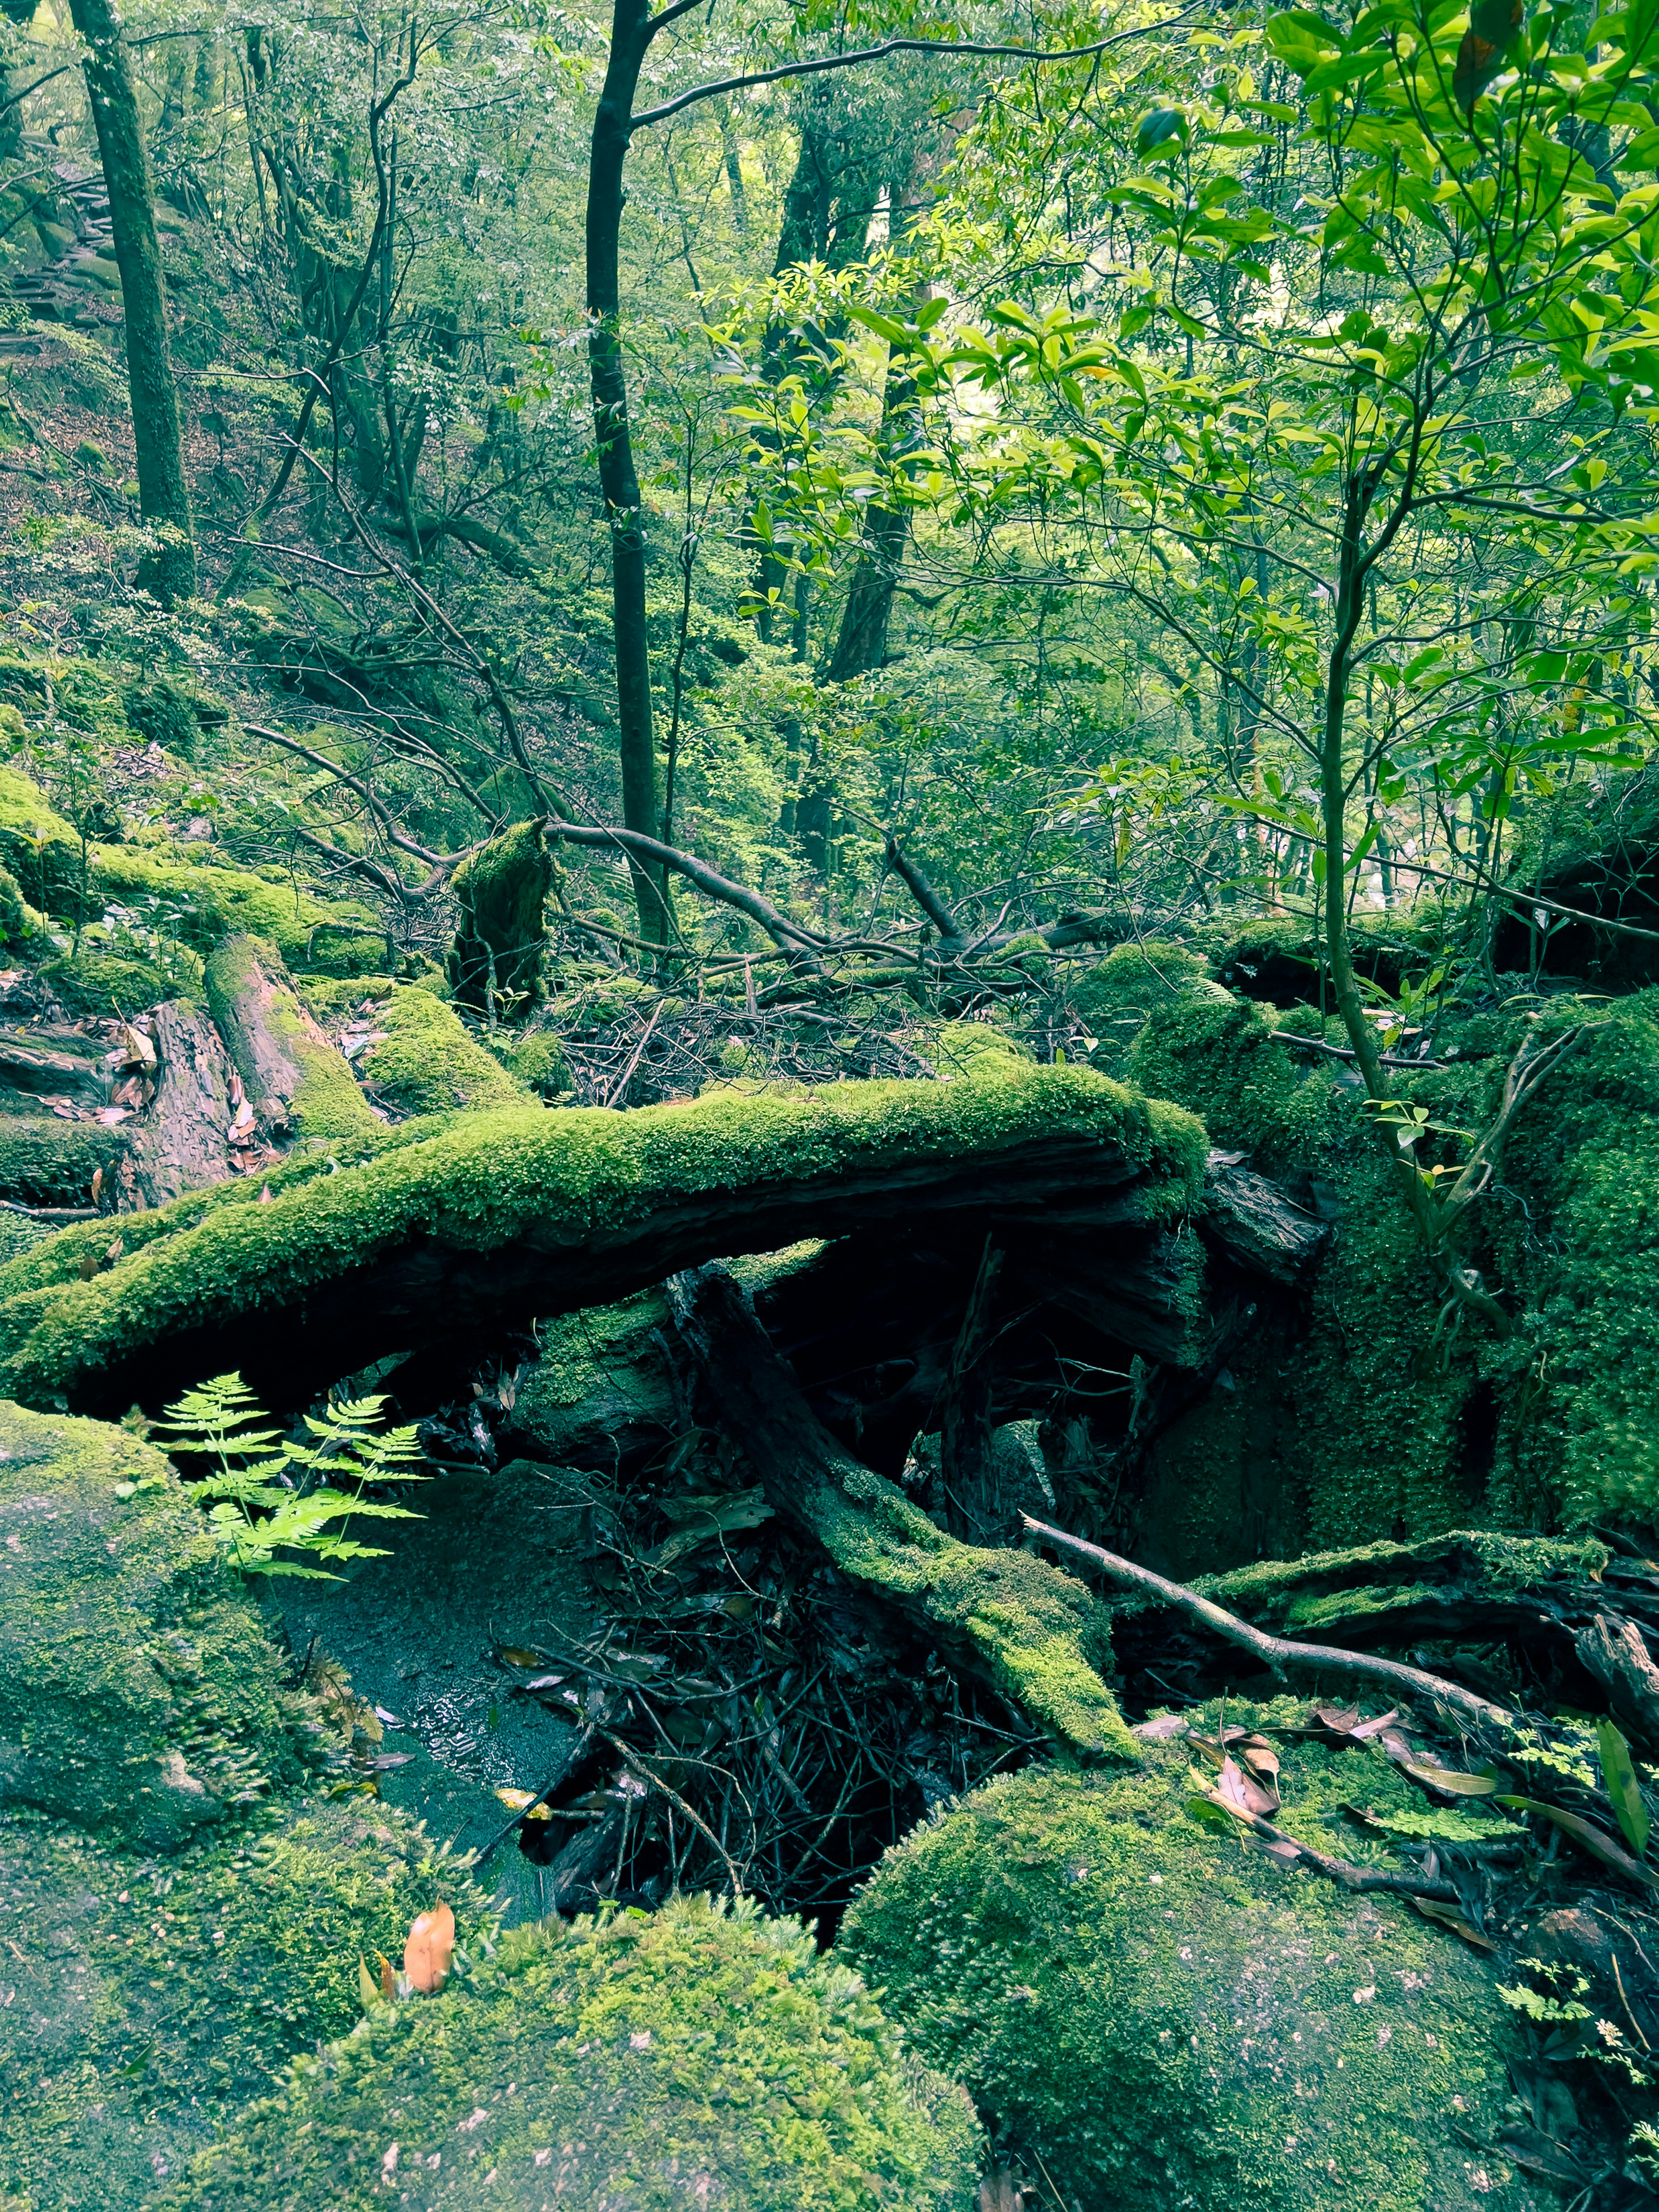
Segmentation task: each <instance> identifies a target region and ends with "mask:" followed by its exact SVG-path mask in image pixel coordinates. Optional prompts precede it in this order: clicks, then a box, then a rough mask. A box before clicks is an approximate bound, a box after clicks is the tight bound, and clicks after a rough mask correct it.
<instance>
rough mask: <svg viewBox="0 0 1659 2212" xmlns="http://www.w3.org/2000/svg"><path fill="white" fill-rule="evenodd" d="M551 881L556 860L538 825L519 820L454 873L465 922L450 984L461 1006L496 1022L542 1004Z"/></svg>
mask: <svg viewBox="0 0 1659 2212" xmlns="http://www.w3.org/2000/svg"><path fill="white" fill-rule="evenodd" d="M552 880H553V856H552V854H550V852H549V851H548V849H547V839H546V836H545V834H544V825H543V824H542V823H539V822H515V823H513V826H512V828H511V829H507V830H504V831H503V832H502V834H501V836H499V837H492V838H491V840H490V842H489V844H487V845H486V846H485V847H484V848H483V851H482V852H478V853H475V854H473V855H472V858H471V860H463V861H462V863H461V865H460V866H459V868H457V869H456V871H455V875H454V880H453V890H454V893H455V897H456V900H457V902H458V903H459V907H460V916H459V922H458V925H457V927H456V931H455V937H454V941H453V944H452V945H451V947H450V952H449V980H450V982H451V983H452V985H453V987H454V992H455V996H456V999H457V1000H459V1003H460V1004H461V1005H462V1006H471V1008H472V1009H473V1011H474V1012H477V1013H481V1014H485V1015H488V1016H489V1018H490V1019H491V1020H492V1021H494V1020H495V1019H497V1018H501V1019H504V1020H508V1021H522V1020H523V1019H524V1018H526V1015H528V1014H530V1013H531V1012H533V1011H534V1009H535V1008H536V1007H537V1006H539V1004H540V1003H541V999H542V953H543V951H544V948H545V946H546V944H547V929H546V926H545V924H544V921H543V919H542V908H543V904H544V902H545V900H546V897H547V892H548V886H549V885H550V884H551V882H552Z"/></svg>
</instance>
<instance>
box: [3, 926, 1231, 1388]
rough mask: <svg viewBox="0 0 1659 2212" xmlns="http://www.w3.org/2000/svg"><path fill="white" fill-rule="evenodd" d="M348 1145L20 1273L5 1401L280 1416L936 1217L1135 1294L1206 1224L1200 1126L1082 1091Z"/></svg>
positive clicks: (1029, 1090) (37, 1256)
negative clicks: (259, 1409) (266, 1196)
mask: <svg viewBox="0 0 1659 2212" xmlns="http://www.w3.org/2000/svg"><path fill="white" fill-rule="evenodd" d="M254 964H256V965H259V963H254ZM260 975H261V977H262V979H264V981H267V982H268V981H269V977H268V974H267V971H266V969H265V968H264V966H263V965H260ZM249 1002H250V1001H249V998H248V997H247V995H246V994H244V995H241V996H239V997H238V998H237V999H236V1000H235V1001H234V1005H233V1006H232V1009H231V1010H232V1011H234V1007H235V1006H244V1007H245V1006H247V1005H248V1004H249ZM221 1003H222V1004H224V1003H226V1001H225V997H224V994H223V992H222V993H221ZM243 1034H244V1035H246V1031H244V1033H243ZM339 1066H340V1073H341V1075H342V1076H343V1078H344V1079H345V1081H346V1082H347V1083H349V1082H350V1080H351V1079H350V1077H349V1073H347V1071H346V1070H345V1067H344V1064H343V1062H340V1063H339ZM251 1088H252V1086H250V1089H251ZM356 1104H357V1106H358V1108H359V1109H360V1110H361V1112H362V1116H363V1118H364V1121H367V1120H368V1109H367V1108H366V1107H362V1102H361V1100H358V1101H356ZM354 1131H355V1132H356V1134H355V1135H354V1138H353V1139H352V1140H351V1141H347V1142H341V1143H340V1144H338V1146H337V1151H336V1153H335V1155H334V1156H333V1157H332V1159H331V1158H329V1156H326V1155H325V1156H323V1157H322V1158H315V1157H314V1156H313V1158H311V1159H307V1160H304V1161H300V1160H296V1161H295V1163H293V1164H292V1165H291V1167H290V1168H289V1170H286V1171H283V1172H280V1173H276V1174H274V1175H273V1176H272V1198H271V1203H270V1205H268V1206H261V1207H259V1208H258V1212H257V1215H256V1214H254V1213H252V1212H250V1210H249V1209H248V1208H247V1206H246V1205H245V1204H242V1203H239V1202H238V1201H239V1200H240V1199H241V1198H242V1196H243V1189H242V1187H240V1186H234V1187H231V1188H220V1189H219V1190H217V1191H209V1192H206V1193H197V1194H192V1195H191V1196H190V1197H188V1198H185V1199H181V1200H178V1201H176V1202H175V1204H174V1206H171V1207H167V1208H164V1209H162V1210H161V1211H160V1212H157V1213H155V1214H154V1215H136V1216H134V1217H132V1220H131V1226H130V1227H129V1228H128V1229H127V1231H126V1232H125V1243H126V1250H125V1253H124V1255H122V1256H121V1258H120V1259H119V1260H118V1261H117V1263H116V1264H115V1265H114V1267H112V1268H111V1269H110V1270H109V1271H108V1272H106V1273H101V1274H100V1275H99V1277H98V1279H97V1280H96V1281H94V1282H82V1280H81V1279H80V1267H81V1262H82V1260H83V1259H85V1258H88V1257H92V1258H94V1260H95V1261H96V1260H100V1259H101V1257H102V1248H101V1247H98V1248H96V1249H94V1245H93V1243H91V1242H90V1236H91V1232H90V1231H85V1230H72V1231H66V1232H64V1234H63V1235H60V1236H58V1237H54V1238H53V1239H52V1241H51V1243H50V1244H47V1245H43V1246H41V1247H40V1248H39V1249H38V1250H37V1251H36V1252H34V1253H33V1254H29V1255H25V1257H24V1258H23V1259H22V1260H20V1261H15V1262H13V1264H12V1267H11V1268H10V1269H9V1270H7V1271H5V1272H4V1273H3V1274H0V1383H3V1386H4V1387H6V1388H8V1389H9V1391H10V1393H11V1395H14V1396H17V1397H21V1398H23V1399H24V1400H25V1401H28V1400H30V1399H33V1398H38V1399H40V1400H41V1401H44V1402H46V1403H47V1404H49V1405H50V1404H52V1403H53V1402H55V1401H58V1400H62V1399H69V1398H72V1399H73V1401H74V1402H75V1404H76V1407H77V1408H82V1409H85V1410H88V1411H101V1410H106V1409H112V1410H114V1411H117V1412H120V1411H124V1410H125V1408H126V1407H128V1406H130V1405H131V1403H132V1402H133V1400H134V1398H135V1397H137V1398H138V1399H139V1400H140V1401H142V1402H143V1403H144V1404H146V1405H153V1404H156V1403H158V1402H160V1401H163V1400H164V1399H165V1398H166V1397H167V1396H169V1395H177V1391H178V1389H179V1388H181V1387H184V1386H185V1385H187V1384H189V1383H192V1382H194V1381H197V1380H198V1379H199V1378H200V1377H201V1376H204V1375H211V1374H216V1373H219V1372H222V1371H223V1370H226V1369H227V1368H231V1367H238V1368H240V1369H241V1370H242V1372H243V1373H244V1374H245V1375H246V1377H247V1379H248V1381H249V1382H250V1383H251V1384H252V1385H253V1386H254V1387H255V1388H256V1389H258V1390H259V1391H260V1392H261V1393H262V1395H264V1396H265V1397H266V1400H267V1402H274V1403H276V1405H278V1406H279V1407H292V1406H294V1405H295V1404H303V1403H305V1402H306V1401H307V1400H308V1399H309V1398H311V1397H312V1396H313V1395H316V1393H317V1391H318V1390H319V1389H324V1388H326V1387H327V1386H328V1384H330V1383H332V1382H334V1381H336V1380H337V1379H338V1377H339V1376H342V1375H346V1374H350V1373H352V1372H354V1371H355V1370H357V1369H359V1368H362V1367H364V1366H367V1365H368V1364H369V1363H370V1362H371V1361H373V1360H376V1359H380V1358H386V1357H387V1356H388V1355H390V1354H392V1353H396V1352H411V1351H420V1350H422V1348H425V1347H431V1346H440V1345H443V1346H456V1345H464V1344H465V1343H466V1342H468V1341H469V1340H475V1341H477V1343H479V1344H480V1345H481V1346H483V1345H487V1344H489V1343H490V1342H498V1341H499V1339H500V1336H501V1332H502V1330H503V1328H514V1327H527V1326H529V1325H530V1324H531V1323H532V1321H533V1320H534V1319H535V1318H536V1317H538V1316H545V1317H551V1316H555V1315H557V1314H561V1313H568V1312H572V1311H574V1310H575V1309H577V1308H578V1307H581V1306H588V1305H598V1304H605V1303H606V1302H607V1301H609V1300H612V1299H616V1298H618V1297H625V1296H626V1295H628V1293H629V1292H630V1291H636V1290H641V1289H643V1288H645V1287H646V1286H647V1285H649V1284H652V1283H655V1282H659V1281H661V1280H662V1279H663V1277H664V1276H665V1275H666V1274H667V1273H671V1272H672V1271H673V1270H675V1269H677V1268H680V1267H691V1266H696V1265H698V1264H700V1263H702V1261H707V1260H709V1259H712V1258H714V1257H716V1256H718V1255H723V1254H730V1253H734V1252H742V1251H751V1252H769V1251H776V1250H778V1249H781V1248H782V1247H784V1246H786V1245H788V1244H792V1243H797V1242H799V1240H800V1239H801V1238H803V1237H814V1236H817V1237H838V1236H842V1235H844V1234H846V1233H847V1232H848V1231H852V1230H855V1229H864V1228H870V1227H872V1226H877V1225H882V1224H897V1225H905V1226H907V1227H908V1226H910V1225H914V1224H915V1223H916V1222H918V1221H920V1220H921V1219H922V1218H926V1217H931V1218H933V1219H934V1220H935V1221H942V1222H946V1223H949V1222H955V1223H957V1224H958V1225H962V1226H964V1227H968V1228H969V1229H970V1230H976V1231H977V1232H978V1234H979V1235H980V1236H981V1237H982V1236H983V1234H984V1228H985V1225H987V1223H994V1222H997V1221H999V1220H1001V1219H1018V1218H1022V1217H1023V1218H1027V1219H1029V1218H1031V1217H1033V1216H1038V1217H1041V1218H1046V1217H1047V1214H1048V1210H1049V1209H1050V1208H1051V1207H1053V1206H1055V1205H1056V1204H1058V1205H1059V1206H1060V1210H1061V1211H1062V1212H1063V1213H1064V1214H1065V1217H1066V1218H1067V1219H1068V1220H1069V1221H1072V1222H1073V1223H1074V1224H1082V1223H1085V1222H1086V1221H1087V1220H1088V1219H1089V1218H1090V1217H1091V1216H1092V1218H1093V1219H1094V1221H1095V1222H1096V1223H1097V1225H1098V1228H1099V1231H1100V1232H1101V1233H1100V1234H1098V1235H1097V1237H1096V1244H1097V1249H1098V1251H1099V1252H1100V1254H1101V1255H1102V1257H1101V1261H1100V1264H1102V1265H1103V1264H1105V1260H1104V1254H1105V1250H1106V1245H1105V1243H1104V1241H1103V1232H1104V1231H1108V1230H1110V1231H1114V1232H1115V1233H1116V1234H1121V1237H1122V1239H1123V1251H1124V1257H1125V1265H1126V1269H1128V1268H1130V1267H1131V1266H1132V1263H1133V1259H1134V1256H1135V1255H1137V1254H1138V1253H1139V1251H1140V1249H1142V1247H1143V1246H1144V1244H1145V1243H1146V1238H1147V1237H1148V1235H1149V1234H1156V1233H1158V1232H1157V1231H1155V1230H1150V1231H1149V1227H1148V1223H1149V1219H1150V1221H1151V1222H1152V1223H1156V1222H1157V1221H1158V1219H1159V1218H1169V1217H1170V1216H1171V1215H1173V1214H1176V1213H1178V1212H1181V1211H1182V1210H1183V1209H1185V1208H1187V1207H1189V1206H1194V1205H1196V1204H1197V1203H1198V1201H1199V1198H1200V1176H1201V1171H1202V1164H1203V1134H1202V1131H1201V1129H1200V1126H1199V1124H1198V1123H1197V1122H1196V1121H1194V1120H1193V1119H1192V1118H1191V1117H1190V1116H1189V1115H1185V1114H1183V1113H1182V1112H1181V1111H1180V1110H1179V1109H1176V1108H1173V1107H1166V1106H1162V1105H1159V1104H1158V1103H1155V1102H1149V1101H1146V1100H1144V1099H1141V1098H1139V1097H1135V1096H1134V1095H1133V1093H1130V1092H1127V1091H1123V1090H1121V1088H1120V1087H1119V1086H1118V1085H1115V1084H1113V1083H1109V1082H1108V1081H1107V1080H1106V1079H1104V1078H1103V1077H1099V1076H1096V1075H1093V1074H1091V1073H1090V1072H1089V1071H1088V1070H1086V1069H1083V1068H1073V1067H1057V1068H1032V1069H1030V1071H1029V1072H1028V1073H1022V1074H1021V1075H1020V1076H1019V1077H1018V1078H1017V1079H1010V1080H1001V1079H999V1080H997V1081H995V1082H985V1083H978V1084H974V1083H959V1084H950V1085H943V1084H931V1083H915V1084H902V1083H900V1084H895V1083H871V1084H854V1083H848V1084H839V1085H834V1086H831V1087H829V1088H827V1089H826V1090H824V1091H817V1092H813V1093H809V1094H807V1095H805V1096H804V1097H790V1098H742V1099H739V1098H720V1099H717V1100H712V1101H709V1102H708V1103H704V1104H699V1105H696V1106H665V1107H649V1108H645V1109H641V1110H640V1111H639V1112H637V1113H632V1114H614V1113H609V1112H606V1111H605V1110H603V1109H595V1108H589V1109H577V1110H572V1111H568V1112H561V1113H548V1112H545V1111H544V1110H543V1109H539V1108H536V1109H527V1110H524V1109H513V1110H510V1111H503V1112H501V1113H499V1114H488V1115H483V1114H480V1115H469V1116H467V1117H466V1118H465V1121H463V1122H461V1123H460V1124H459V1125H458V1126H455V1127H452V1128H449V1129H447V1130H445V1131H443V1132H442V1133H440V1134H438V1135H435V1136H426V1135H425V1134H424V1133H422V1132H421V1130H420V1128H419V1125H418V1124H417V1125H414V1126H413V1127H411V1128H410V1130H409V1131H408V1132H407V1133H404V1132H403V1131H398V1132H389V1131H386V1130H384V1129H382V1128H380V1126H379V1125H377V1124H375V1123H374V1122H373V1121H368V1127H367V1128H364V1127H363V1123H362V1121H355V1120H354ZM335 1170H338V1171H337V1172H336V1171H335ZM246 1195H247V1196H248V1197H252V1196H253V1195H255V1194H253V1193H252V1192H248V1193H246ZM76 1239H80V1240H81V1241H80V1242H79V1243H77V1242H76ZM107 1241H108V1240H107V1239H106V1240H105V1243H107ZM53 1285H55V1286H57V1295H56V1296H55V1297H46V1298H44V1299H43V1297H41V1295H40V1293H41V1291H42V1290H43V1289H45V1288H47V1287H48V1286H53ZM19 1294H21V1295H19ZM254 1315H257V1316H258V1322H257V1326H255V1327H252V1328H251V1327H250V1325H249V1322H250V1316H254Z"/></svg>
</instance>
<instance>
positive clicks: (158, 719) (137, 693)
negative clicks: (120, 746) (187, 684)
mask: <svg viewBox="0 0 1659 2212" xmlns="http://www.w3.org/2000/svg"><path fill="white" fill-rule="evenodd" d="M121 707H122V711H123V713H124V714H125V716H126V719H127V727H128V728H129V729H130V730H131V731H132V732H133V733H134V735H135V736H137V738H139V739H140V740H141V741H142V742H143V744H157V745H160V746H161V747H162V749H163V750H165V751H167V752H170V753H176V754H178V756H179V758H180V759H181V760H187V761H193V760H194V759H195V757H196V749H197V744H199V742H200V739H201V734H202V725H201V723H200V721H199V720H198V719H197V713H196V702H195V700H194V699H193V698H192V697H191V694H190V693H189V692H188V691H185V690H182V689H181V688H180V687H179V685H178V684H169V683H168V682H167V679H166V678H165V677H162V678H157V680H156V681H155V682H154V683H151V684H128V686H127V688H126V690H125V691H124V692H123V693H122V694H121Z"/></svg>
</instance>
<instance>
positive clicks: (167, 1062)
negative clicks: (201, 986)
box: [118, 999, 235, 1211]
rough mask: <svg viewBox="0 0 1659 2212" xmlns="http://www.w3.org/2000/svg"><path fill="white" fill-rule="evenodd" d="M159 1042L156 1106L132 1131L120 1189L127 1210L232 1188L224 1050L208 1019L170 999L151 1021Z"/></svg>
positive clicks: (185, 1003) (229, 1080)
mask: <svg viewBox="0 0 1659 2212" xmlns="http://www.w3.org/2000/svg"><path fill="white" fill-rule="evenodd" d="M150 1030H151V1035H152V1036H154V1038H155V1058H156V1087H155V1101H154V1103H152V1105H151V1106H150V1108H149V1111H148V1112H147V1113H146V1114H145V1115H144V1116H143V1120H142V1121H138V1122H137V1123H136V1124H135V1125H134V1128H133V1138H132V1145H131V1152H129V1154H128V1160H129V1161H130V1162H131V1176H129V1174H128V1169H127V1163H126V1162H124V1163H123V1164H122V1168H121V1172H120V1175H119V1177H118V1188H119V1189H120V1191H121V1193H122V1197H123V1210H124V1211H128V1210H131V1209H133V1208H137V1207H139V1206H165V1205H166V1204H167V1202H168V1200H170V1199H174V1198H179V1197H181V1196H182V1195H183V1194H184V1193H185V1191H187V1190H199V1189H202V1188H205V1187H206V1186H207V1185H209V1184H210V1183H216V1182H227V1181H228V1179H229V1177H230V1176H231V1174H232V1172H233V1170H232V1167H231V1159H230V1142H229V1133H230V1127H231V1122H232V1121H233V1119H234V1114H235V1108H234V1105H233V1103H232V1101H231V1090H232V1071H231V1065H230V1060H229V1056H228V1054H227V1053H226V1051H225V1048H224V1044H223V1042H222V1039H221V1037H220V1036H219V1032H218V1031H217V1030H216V1029H215V1027H214V1026H213V1024H212V1023H211V1022H210V1020H209V1019H208V1018H207V1016H206V1015H205V1014H204V1013H203V1012H201V1011H200V1010H199V1009H198V1008H197V1007H195V1006H191V1005H190V1004H189V1002H188V1001H187V1000H182V999H170V1000H167V1003H166V1004H165V1005H164V1006H157V1007H156V1008H155V1012H154V1013H153V1014H152V1016H151V1017H150Z"/></svg>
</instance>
